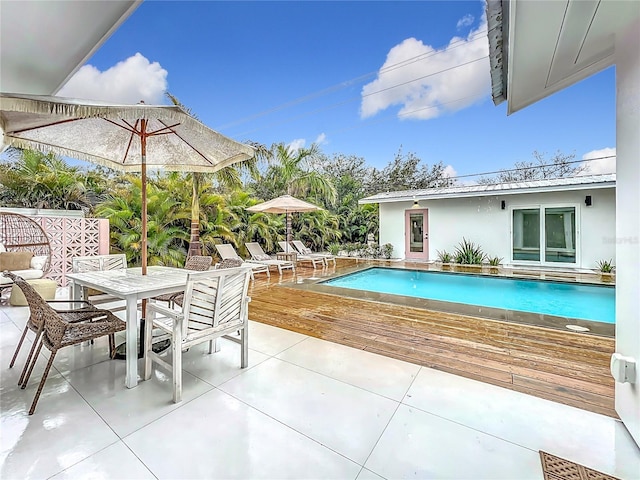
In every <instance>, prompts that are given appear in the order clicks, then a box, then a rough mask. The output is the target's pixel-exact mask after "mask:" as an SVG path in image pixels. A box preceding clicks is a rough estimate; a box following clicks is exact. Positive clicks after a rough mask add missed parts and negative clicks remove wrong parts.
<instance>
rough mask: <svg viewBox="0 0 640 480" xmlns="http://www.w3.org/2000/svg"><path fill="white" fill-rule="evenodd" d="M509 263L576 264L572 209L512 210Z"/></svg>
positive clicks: (574, 212) (574, 223)
mask: <svg viewBox="0 0 640 480" xmlns="http://www.w3.org/2000/svg"><path fill="white" fill-rule="evenodd" d="M512 221H513V223H512V242H513V260H524V261H533V262H552V263H576V207H573V206H572V207H535V208H521V209H514V210H513V217H512Z"/></svg>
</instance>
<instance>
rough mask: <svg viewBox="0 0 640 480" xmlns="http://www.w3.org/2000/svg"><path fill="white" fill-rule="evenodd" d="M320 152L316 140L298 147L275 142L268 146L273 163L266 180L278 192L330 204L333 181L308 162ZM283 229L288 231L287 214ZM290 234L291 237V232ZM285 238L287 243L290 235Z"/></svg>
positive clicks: (333, 199) (334, 197)
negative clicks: (285, 224) (294, 147)
mask: <svg viewBox="0 0 640 480" xmlns="http://www.w3.org/2000/svg"><path fill="white" fill-rule="evenodd" d="M319 153H320V151H319V147H318V145H317V144H315V143H314V144H312V145H311V147H310V148H299V149H297V150H296V149H293V148H291V147H289V146H286V145H285V144H284V143H277V144H274V145H273V146H272V147H271V157H272V158H273V159H274V161H275V164H274V165H273V166H272V167H271V168H269V170H268V171H267V175H266V177H267V178H266V180H267V182H268V183H270V184H271V185H273V188H274V189H276V190H278V191H279V192H278V194H279V195H281V194H283V193H286V194H287V195H292V196H295V197H300V198H310V199H311V200H315V202H316V203H322V204H325V203H327V204H329V205H333V204H334V203H335V201H336V198H337V193H336V189H335V187H334V185H333V183H332V182H331V180H329V179H328V178H327V177H326V176H324V175H322V174H320V173H318V172H317V171H315V170H314V169H313V168H312V165H311V162H312V161H313V160H315V159H316V157H317V156H318V155H319ZM286 231H287V232H291V217H290V216H289V215H287V226H286ZM289 236H291V234H290V233H289ZM286 240H287V242H289V241H291V238H287V239H286Z"/></svg>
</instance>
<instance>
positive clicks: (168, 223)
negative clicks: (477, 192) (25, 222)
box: [0, 98, 451, 266]
mask: <svg viewBox="0 0 640 480" xmlns="http://www.w3.org/2000/svg"><path fill="white" fill-rule="evenodd" d="M172 101H174V103H178V102H177V99H175V98H173V99H172ZM178 104H179V103H178ZM252 145H253V146H254V148H255V149H256V152H257V153H256V159H255V160H254V161H253V162H249V163H246V164H244V165H234V166H231V167H227V168H224V169H222V170H220V171H219V172H216V173H215V174H208V175H204V174H193V173H187V174H185V173H174V172H172V173H162V174H159V173H157V172H156V173H154V172H151V173H150V174H149V176H148V179H147V202H148V205H147V212H148V213H147V215H148V217H147V218H148V232H147V239H148V263H149V264H150V265H157V264H162V265H178V266H179V265H182V264H183V263H184V259H185V257H186V256H187V254H188V253H189V251H190V249H191V248H192V247H193V242H194V241H197V242H198V248H201V250H202V252H203V253H204V254H207V255H215V254H216V250H215V248H214V245H215V244H216V243H222V242H223V243H231V244H233V245H234V246H235V247H236V249H237V250H238V252H239V253H240V254H241V255H246V252H244V244H245V243H246V242H249V241H260V242H261V244H262V245H263V248H265V250H266V251H268V252H274V251H277V250H278V247H277V242H278V241H280V240H284V234H285V227H286V225H285V217H284V215H275V214H266V213H251V212H248V211H247V208H248V207H250V206H253V205H255V204H257V203H259V202H261V201H264V200H268V199H271V198H275V197H277V196H279V195H282V194H287V193H288V194H291V195H294V196H296V197H298V198H300V199H303V200H306V201H308V202H311V203H315V204H316V205H318V206H320V207H322V210H320V211H316V212H308V213H300V214H292V215H289V220H290V222H291V225H290V229H289V230H290V231H292V232H294V238H296V239H299V240H302V241H303V242H304V243H305V244H306V245H307V246H309V247H310V248H312V249H313V250H331V251H334V250H335V251H338V250H343V249H345V248H346V249H349V250H351V251H353V252H355V251H356V250H359V251H361V252H363V254H366V255H367V256H376V257H378V256H379V257H389V256H391V254H392V252H391V250H390V247H391V246H390V245H389V246H382V247H378V248H375V249H373V248H372V247H367V243H368V241H369V240H370V237H371V236H373V239H374V241H377V237H378V206H377V204H364V205H361V204H359V203H358V202H359V200H360V199H361V198H363V197H364V196H367V195H370V194H373V193H376V192H378V191H380V190H382V189H386V188H390V187H393V188H408V187H413V188H418V187H419V188H422V187H425V186H426V185H431V186H436V185H442V184H448V183H449V182H451V180H450V179H448V178H446V176H445V175H444V170H443V168H442V167H441V166H439V165H435V166H433V167H431V168H428V167H426V166H420V160H419V159H417V158H416V157H415V156H414V155H412V154H409V155H403V154H402V153H401V152H399V153H398V155H396V158H395V159H394V160H393V161H392V162H391V164H390V165H389V166H388V167H386V168H384V169H382V170H377V169H375V168H370V167H367V166H366V163H365V161H364V159H362V158H360V157H354V156H345V155H340V154H337V155H334V156H332V157H327V156H325V155H324V154H322V152H321V151H320V149H319V147H318V146H317V145H312V146H311V147H310V148H299V149H294V148H291V147H290V146H287V145H285V144H283V143H276V144H273V145H272V146H271V147H270V148H267V147H265V146H263V145H259V144H255V143H253V144H252ZM403 176H406V178H405V181H404V183H403V182H402V181H401V179H402V178H403ZM422 177H424V178H422ZM378 182H379V185H381V186H376V185H377V183H378ZM141 199H142V195H141V180H140V176H139V175H136V174H121V173H118V172H115V171H113V170H110V169H108V168H104V167H92V168H88V169H87V168H84V167H76V166H70V165H69V164H68V163H67V162H66V161H65V160H63V159H61V158H59V157H56V156H54V155H44V154H41V153H37V152H32V151H28V150H25V151H20V150H14V151H13V152H12V153H11V155H8V156H7V159H6V160H4V161H3V162H1V163H0V200H1V202H2V205H3V206H15V207H31V208H52V209H71V210H78V209H82V210H84V211H85V212H86V213H87V214H88V215H95V216H99V217H103V218H108V219H109V221H110V225H111V232H110V234H111V249H112V251H114V252H123V253H125V254H126V255H127V260H128V262H129V264H130V265H136V264H140V262H141V247H142V241H141V222H142V220H141V219H142V212H141V209H142V200H141ZM356 245H361V246H363V247H356Z"/></svg>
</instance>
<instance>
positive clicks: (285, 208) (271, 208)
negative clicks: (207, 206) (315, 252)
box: [247, 195, 322, 251]
mask: <svg viewBox="0 0 640 480" xmlns="http://www.w3.org/2000/svg"><path fill="white" fill-rule="evenodd" d="M247 210H248V211H249V212H264V213H284V214H285V217H286V230H285V232H286V236H285V238H286V239H287V243H286V248H287V251H288V250H289V242H290V241H291V222H290V219H289V214H290V213H294V212H313V211H316V210H322V208H320V207H318V206H317V205H314V204H313V203H309V202H305V201H304V200H300V199H299V198H296V197H292V196H291V195H281V196H280V197H277V198H274V199H272V200H268V201H266V202H263V203H259V204H257V205H254V206H253V207H249V208H247Z"/></svg>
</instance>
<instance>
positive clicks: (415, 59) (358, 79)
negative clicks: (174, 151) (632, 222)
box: [216, 30, 487, 133]
mask: <svg viewBox="0 0 640 480" xmlns="http://www.w3.org/2000/svg"><path fill="white" fill-rule="evenodd" d="M485 33H487V30H480V31H478V32H475V33H474V34H473V36H471V37H469V38H467V39H460V40H458V41H456V42H453V43H450V44H449V45H448V46H447V47H446V48H445V49H443V50H434V51H433V52H428V53H422V54H420V55H416V56H415V57H411V58H408V59H406V60H402V61H400V62H398V63H395V64H393V65H389V66H387V67H384V68H382V69H380V70H375V71H373V72H369V73H365V74H363V75H360V76H358V77H355V78H352V79H350V80H345V81H344V82H341V83H339V84H336V85H333V86H331V87H328V88H325V89H323V90H319V91H317V92H314V93H310V94H308V95H305V96H302V97H299V98H296V99H294V100H291V101H289V102H286V103H283V104H281V105H278V106H275V107H273V108H270V109H267V110H263V111H262V112H258V113H256V114H253V115H250V116H248V117H243V118H241V119H238V120H235V121H232V122H230V123H227V124H225V125H221V126H218V127H216V130H224V129H226V128H229V127H234V126H236V125H240V124H242V123H246V122H248V121H251V120H255V119H257V118H260V117H263V116H265V115H268V114H271V113H274V112H277V111H280V110H283V109H285V108H288V107H292V106H295V105H298V104H300V103H304V102H306V101H309V100H313V99H315V98H318V97H322V96H324V95H327V94H329V93H333V92H336V91H339V90H342V89H344V88H347V87H349V86H351V85H354V84H357V83H359V82H361V81H363V80H366V79H368V78H371V77H374V76H376V75H384V74H385V73H389V72H391V71H393V70H396V69H398V68H402V67H406V66H407V65H410V64H412V63H415V62H418V61H421V60H425V59H428V58H431V57H434V56H436V55H439V54H442V53H446V52H449V51H451V50H452V49H455V48H458V47H461V46H463V45H468V44H470V43H472V42H475V41H476V40H478V39H482V38H484V36H483V35H484V34H485ZM444 71H446V70H444ZM436 73H437V72H436ZM416 80H419V79H416ZM390 88H393V87H390ZM369 95H371V94H369ZM358 98H360V97H358ZM268 126H270V125H267V127H268ZM263 128H266V127H263ZM253 131H255V130H252V132H253ZM249 133H250V132H249Z"/></svg>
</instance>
